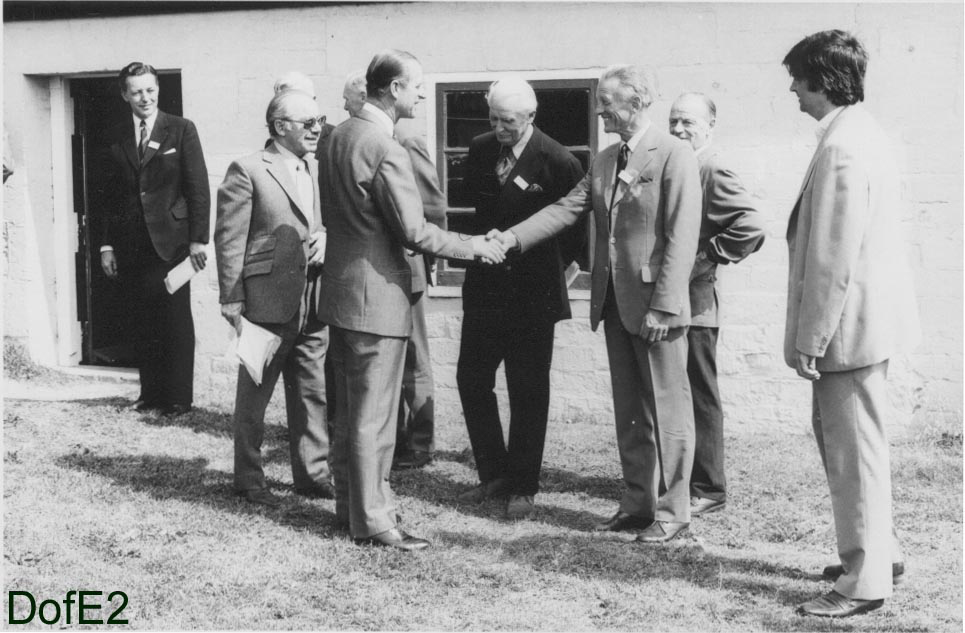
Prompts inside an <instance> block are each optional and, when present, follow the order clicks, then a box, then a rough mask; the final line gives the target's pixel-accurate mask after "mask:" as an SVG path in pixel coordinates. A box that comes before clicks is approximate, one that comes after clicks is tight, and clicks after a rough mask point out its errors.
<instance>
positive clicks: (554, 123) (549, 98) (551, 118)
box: [536, 89, 590, 145]
mask: <svg viewBox="0 0 965 633" xmlns="http://www.w3.org/2000/svg"><path fill="white" fill-rule="evenodd" d="M589 95H590V91H589V90H586V89H574V90H537V91H536V101H537V103H538V104H539V108H538V109H537V110H536V126H537V127H538V128H539V129H541V130H543V131H544V132H546V133H547V134H549V135H550V137H551V138H553V139H554V140H555V141H556V142H557V143H560V144H561V145H589V144H590V128H589V126H588V125H587V121H588V120H589V118H590V106H589Z"/></svg>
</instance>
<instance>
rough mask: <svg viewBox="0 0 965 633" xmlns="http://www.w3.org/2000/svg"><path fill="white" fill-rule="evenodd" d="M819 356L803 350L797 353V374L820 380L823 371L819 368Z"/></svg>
mask: <svg viewBox="0 0 965 633" xmlns="http://www.w3.org/2000/svg"><path fill="white" fill-rule="evenodd" d="M816 362H817V357H815V356H809V355H807V354H804V353H802V352H798V353H797V367H795V369H796V370H797V375H798V376H800V377H801V378H804V379H807V380H820V379H821V372H819V371H818V370H817V365H816Z"/></svg>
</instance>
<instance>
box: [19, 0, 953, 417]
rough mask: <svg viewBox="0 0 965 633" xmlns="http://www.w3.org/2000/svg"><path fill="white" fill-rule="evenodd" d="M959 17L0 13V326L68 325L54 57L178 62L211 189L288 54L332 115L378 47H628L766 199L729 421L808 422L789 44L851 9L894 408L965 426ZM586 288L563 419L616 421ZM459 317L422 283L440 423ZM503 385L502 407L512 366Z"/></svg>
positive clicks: (217, 365) (873, 6)
mask: <svg viewBox="0 0 965 633" xmlns="http://www.w3.org/2000/svg"><path fill="white" fill-rule="evenodd" d="M962 15H963V9H962V6H961V5H957V4H951V3H949V4H890V3H889V4H881V3H867V4H844V3H838V4H785V3H780V4H760V3H755V4H733V3H721V4H690V3H683V4H678V3H672V4H658V3H620V4H596V3H586V4H580V3H564V4H544V3H532V4H525V3H505V4H501V3H456V4H436V3H428V4H393V5H380V4H363V5H359V6H349V5H343V6H330V7H304V8H294V9H291V8H289V9H273V10H261V11H251V12H248V11H240V12H223V13H210V14H190V15H167V16H151V17H131V18H118V19H86V20H73V21H69V22H67V21H45V22H30V23H22V22H21V23H17V22H13V23H6V24H4V69H3V73H4V119H5V121H4V125H5V127H6V129H7V130H8V133H9V138H10V143H9V145H10V151H11V153H12V154H13V156H14V158H15V159H16V161H17V173H16V174H15V175H14V176H13V178H12V179H11V180H10V181H8V183H7V184H6V185H5V186H4V219H3V240H4V241H3V253H4V258H3V267H4V269H3V272H4V296H3V298H4V329H5V331H4V333H5V335H6V336H12V337H16V338H21V339H24V340H28V341H30V342H31V349H36V350H43V349H47V348H50V347H51V346H52V345H53V344H54V341H55V340H56V337H57V336H58V333H57V332H54V331H51V321H52V319H51V317H50V315H49V314H44V313H43V311H44V310H46V309H49V308H48V306H49V305H53V297H55V296H56V292H58V291H60V292H65V291H66V292H72V282H70V281H69V280H67V282H66V283H64V282H61V283H60V284H59V285H58V282H57V280H56V278H55V275H54V269H55V267H54V266H53V264H52V262H53V261H54V258H55V257H57V256H60V257H63V256H67V255H65V254H55V253H52V252H50V249H49V248H48V244H49V235H50V233H51V231H54V230H56V229H57V222H58V221H59V220H58V219H57V218H55V217H54V211H53V208H54V206H53V201H52V197H53V189H52V186H53V185H52V183H53V182H54V176H55V175H54V174H52V173H51V152H52V151H59V147H58V146H56V145H53V143H54V140H55V139H52V138H51V136H50V134H51V132H50V131H49V130H50V126H49V121H50V113H51V107H57V104H54V106H51V104H50V103H49V102H48V101H49V95H47V93H46V79H45V78H44V76H45V75H71V74H79V73H92V72H104V71H107V72H111V73H113V72H116V69H117V68H118V67H119V66H121V65H122V64H124V63H126V62H128V61H130V60H132V59H141V60H143V61H147V62H149V63H152V64H154V65H156V66H157V67H159V68H163V69H180V71H181V78H182V90H183V95H184V112H185V114H186V116H188V118H190V119H192V120H193V121H195V123H197V125H198V129H199V132H200V135H201V139H202V143H203V146H204V150H205V155H206V158H207V161H208V168H209V172H210V175H211V188H212V193H213V192H214V191H215V189H216V188H217V186H218V184H219V183H220V181H221V178H222V176H223V174H224V172H225V170H226V169H227V166H228V164H229V163H230V161H231V160H233V159H234V158H236V157H238V156H240V155H243V154H246V153H248V152H250V151H253V150H254V149H257V148H259V147H260V146H261V144H262V142H263V140H264V138H265V128H264V123H263V113H264V108H265V105H266V104H267V101H268V99H269V97H270V91H271V85H272V82H273V79H274V77H275V76H276V75H277V74H279V73H280V72H282V71H285V70H289V69H301V70H303V71H305V72H307V73H308V74H309V75H310V76H311V77H312V78H313V79H314V81H315V84H316V89H317V90H318V93H319V104H320V107H321V108H322V110H323V113H325V114H327V115H328V117H329V120H330V121H333V122H338V121H340V120H342V119H343V118H344V112H343V111H342V109H341V107H342V100H341V90H342V81H343V78H344V76H345V75H346V74H347V73H348V72H349V71H352V70H356V69H360V68H364V67H365V66H366V64H367V63H368V61H369V59H370V58H371V55H372V54H373V53H374V52H375V51H377V50H379V49H380V48H383V47H387V46H393V47H399V48H404V49H407V50H411V51H412V52H413V53H414V54H415V55H416V56H418V57H419V58H420V59H421V60H422V61H423V63H424V66H425V70H426V72H427V74H428V78H429V79H430V80H432V79H433V76H434V75H439V74H447V75H450V74H453V73H478V72H492V73H499V72H502V71H546V72H550V73H555V74H559V73H563V74H565V73H566V72H572V73H586V72H588V71H589V72H590V73H591V74H594V73H596V72H598V71H599V69H601V68H603V67H605V66H607V65H609V64H611V63H615V62H622V61H630V62H638V63H644V64H647V65H649V66H651V67H652V68H653V69H654V70H655V71H656V73H657V78H658V88H659V91H660V98H659V99H658V100H657V102H656V103H655V104H654V106H653V108H652V115H653V118H654V120H655V121H656V122H657V124H658V125H661V124H662V123H663V122H664V121H665V120H666V116H667V113H668V110H669V106H670V103H671V102H672V101H673V99H674V97H675V96H676V95H677V94H678V93H679V92H682V91H684V90H699V91H704V92H706V93H707V94H709V95H710V96H711V97H712V98H713V99H715V101H716V102H717V105H718V111H719V124H718V133H717V139H718V144H719V145H720V146H721V147H723V148H725V150H726V152H727V154H728V155H729V156H730V159H731V161H732V164H733V165H734V167H735V168H736V170H737V171H738V173H740V174H741V176H742V178H743V180H744V182H745V184H746V186H747V187H748V189H749V190H750V191H751V193H752V195H754V196H755V197H756V199H757V200H758V202H759V204H760V207H761V209H762V210H763V211H764V213H765V214H767V217H768V221H767V231H768V239H767V242H766V243H765V245H764V247H763V249H762V250H761V251H760V252H759V253H757V254H755V255H754V256H752V257H751V258H750V259H749V260H748V261H747V262H745V263H744V264H741V265H739V266H736V267H734V266H732V267H727V268H725V269H723V270H722V271H721V275H720V277H721V296H722V301H723V314H724V317H723V318H724V325H723V328H722V333H721V340H720V345H719V365H720V371H721V378H720V383H721V392H722V395H723V398H724V403H725V413H726V416H727V423H728V425H730V426H731V427H732V428H745V429H760V428H770V427H774V426H776V425H780V427H781V428H786V429H788V430H792V431H795V432H797V431H800V430H802V429H804V428H806V427H807V426H808V424H809V421H808V411H809V408H810V395H809V392H808V388H807V385H806V384H804V383H803V381H801V380H799V379H797V378H795V376H794V374H793V372H792V371H791V370H789V369H788V368H786V367H785V366H784V364H783V360H782V357H781V343H782V337H783V320H784V302H785V294H784V292H785V275H786V262H787V256H786V246H785V243H784V232H785V228H786V222H787V216H788V215H789V213H790V209H791V206H792V205H793V202H794V197H795V196H796V194H797V191H798V187H799V186H800V179H801V177H802V175H803V172H804V169H805V167H806V166H807V163H808V161H809V159H810V156H811V152H812V151H813V148H814V144H815V141H814V137H813V129H814V122H813V121H812V120H811V119H809V118H808V117H807V116H805V115H803V114H801V113H800V112H798V111H797V106H796V100H795V99H794V97H793V96H792V95H791V94H790V93H789V92H788V86H789V83H790V82H789V79H788V76H787V73H786V72H785V70H784V69H783V68H782V67H781V65H780V61H781V59H782V58H783V56H784V54H785V53H786V52H787V50H788V49H789V48H790V47H791V46H792V45H793V44H794V43H795V42H797V41H798V40H799V39H800V38H801V37H803V36H804V35H805V34H807V33H810V32H813V31H816V30H820V29H826V28H844V29H849V30H852V31H854V32H856V33H857V34H858V35H859V36H860V37H862V38H863V40H864V42H865V44H866V45H867V47H868V48H869V51H870V54H871V64H870V66H869V70H868V78H867V90H866V93H867V106H868V108H869V109H870V110H871V111H872V112H873V113H874V114H875V115H876V116H877V117H878V119H879V120H880V121H881V123H882V124H883V125H885V126H886V127H887V129H889V131H890V132H891V134H892V138H893V139H894V141H895V143H896V147H897V150H898V158H899V161H900V164H901V165H902V171H903V182H902V189H901V196H902V202H903V203H904V211H905V215H904V227H905V229H906V234H907V240H908V253H909V257H910V260H911V263H912V266H913V267H914V270H915V275H916V279H917V293H918V301H919V307H920V311H921V315H922V322H923V329H924V332H925V338H924V341H923V343H922V345H921V346H920V348H919V349H918V350H917V351H916V353H914V354H912V355H911V356H910V357H908V358H906V359H896V361H895V362H894V363H893V367H892V372H891V373H892V384H893V386H894V395H895V397H894V401H895V404H896V405H897V409H898V412H899V415H898V417H897V418H896V424H897V425H900V426H906V427H908V428H911V429H925V428H928V429H930V428H935V429H944V428H952V429H960V426H961V415H962V342H963V340H962V322H963V311H962V287H963V283H962V281H963V279H962V252H963V237H962V218H963V208H962V173H963V161H962V144H961V139H962V136H963V126H962V107H963V91H962V76H963V60H962V48H963V47H962ZM145 33H150V34H152V36H151V37H145V36H144V34H145ZM496 36H498V37H496ZM497 40H498V44H494V42H495V41H497ZM28 76H29V78H28ZM583 76H586V75H585V74H584V75H583ZM429 98H430V99H431V98H433V95H431V94H430V95H429ZM424 112H425V111H424V110H423V114H421V115H420V116H422V117H423V118H422V119H418V120H416V121H413V122H410V123H408V124H407V125H410V126H411V129H412V130H416V131H420V132H424V131H425V130H427V129H432V128H434V125H435V123H434V121H426V120H425V114H424ZM52 147H54V149H53V150H52V149H51V148H52ZM192 293H193V309H194V314H195V320H196V326H197V331H198V355H197V382H198V385H197V387H198V388H199V389H206V390H211V391H213V392H215V393H218V394H220V395H221V397H222V398H223V399H225V401H228V402H230V398H231V394H233V392H234V370H233V367H232V366H231V364H230V363H228V362H227V361H225V360H224V358H223V351H224V348H225V346H226V344H227V327H226V326H225V324H224V323H223V321H222V320H221V317H220V315H219V312H218V306H217V279H216V276H215V272H214V267H211V268H209V270H208V271H206V272H205V273H203V274H202V275H201V276H200V277H199V278H198V280H197V281H195V282H194V283H193V289H192ZM24 297H29V298H30V299H29V301H25V300H24ZM573 307H574V314H575V315H576V316H575V318H574V319H572V320H571V321H566V322H563V323H561V324H560V325H559V326H558V328H557V337H556V350H555V358H554V365H553V373H552V386H553V399H552V409H551V417H552V418H553V419H554V420H556V421H563V420H567V419H583V420H595V421H597V422H598V423H600V424H601V425H609V424H611V418H612V409H611V403H610V387H609V372H608V369H607V360H606V351H605V347H604V343H603V336H602V333H592V332H590V329H589V325H588V322H587V318H586V315H587V312H588V306H587V303H586V302H585V301H575V302H574V306H573ZM460 323H461V301H460V300H459V299H451V298H433V299H432V300H431V302H430V315H429V328H430V345H431V347H432V351H433V357H434V367H435V374H436V384H437V394H438V409H439V417H440V420H441V422H442V423H455V424H461V423H462V419H461V409H460V406H459V399H458V394H457V392H456V384H455V373H456V360H457V358H458V352H459V332H460ZM48 339H52V340H48ZM500 380H502V378H500ZM499 389H500V398H501V402H502V403H503V408H504V409H505V400H506V397H505V386H504V383H503V382H500V386H499ZM909 421H912V424H911V425H910V426H909V425H908V422H909Z"/></svg>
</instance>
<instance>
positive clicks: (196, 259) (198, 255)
mask: <svg viewBox="0 0 965 633" xmlns="http://www.w3.org/2000/svg"><path fill="white" fill-rule="evenodd" d="M188 252H189V253H190V254H189V255H188V256H189V257H190V258H191V265H192V266H194V271H195V272H197V271H199V270H204V265H205V264H206V263H207V262H208V253H207V252H206V251H205V248H204V244H202V243H201V242H191V245H190V246H188Z"/></svg>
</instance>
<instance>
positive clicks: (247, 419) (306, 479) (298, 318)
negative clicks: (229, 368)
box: [234, 306, 331, 490]
mask: <svg viewBox="0 0 965 633" xmlns="http://www.w3.org/2000/svg"><path fill="white" fill-rule="evenodd" d="M258 325H260V326H261V327H263V328H265V329H267V330H270V331H271V332H273V333H274V334H277V335H278V336H280V337H281V345H280V346H279V347H278V351H277V352H275V356H274V357H273V358H272V360H271V362H270V363H269V364H268V366H267V367H265V370H264V372H263V373H262V382H261V385H260V386H259V385H256V384H255V382H254V381H253V380H252V379H251V376H250V375H248V370H247V369H245V368H244V366H241V367H239V368H238V389H237V393H236V396H235V418H234V427H235V489H237V490H252V489H257V488H264V487H265V472H264V469H263V468H262V461H261V445H262V442H263V441H264V437H265V409H266V408H267V407H268V402H269V401H270V400H271V395H272V393H273V392H274V390H275V384H276V383H277V382H278V377H279V376H283V377H284V383H285V408H286V411H287V414H288V443H289V450H290V455H291V466H292V480H293V482H294V484H295V487H296V488H307V487H309V486H311V485H312V483H313V482H319V481H327V480H328V479H329V478H330V477H331V473H330V470H329V463H328V452H329V437H328V427H327V416H326V410H325V378H324V372H323V369H322V367H323V364H324V362H325V352H326V350H327V349H328V328H327V327H326V326H325V325H323V324H321V323H319V322H317V321H315V320H314V318H312V319H307V318H306V316H305V310H304V306H303V307H302V308H301V309H299V310H298V312H297V313H296V314H295V316H294V317H293V318H292V319H291V320H290V321H289V322H288V323H284V324H265V323H260V324H258Z"/></svg>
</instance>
